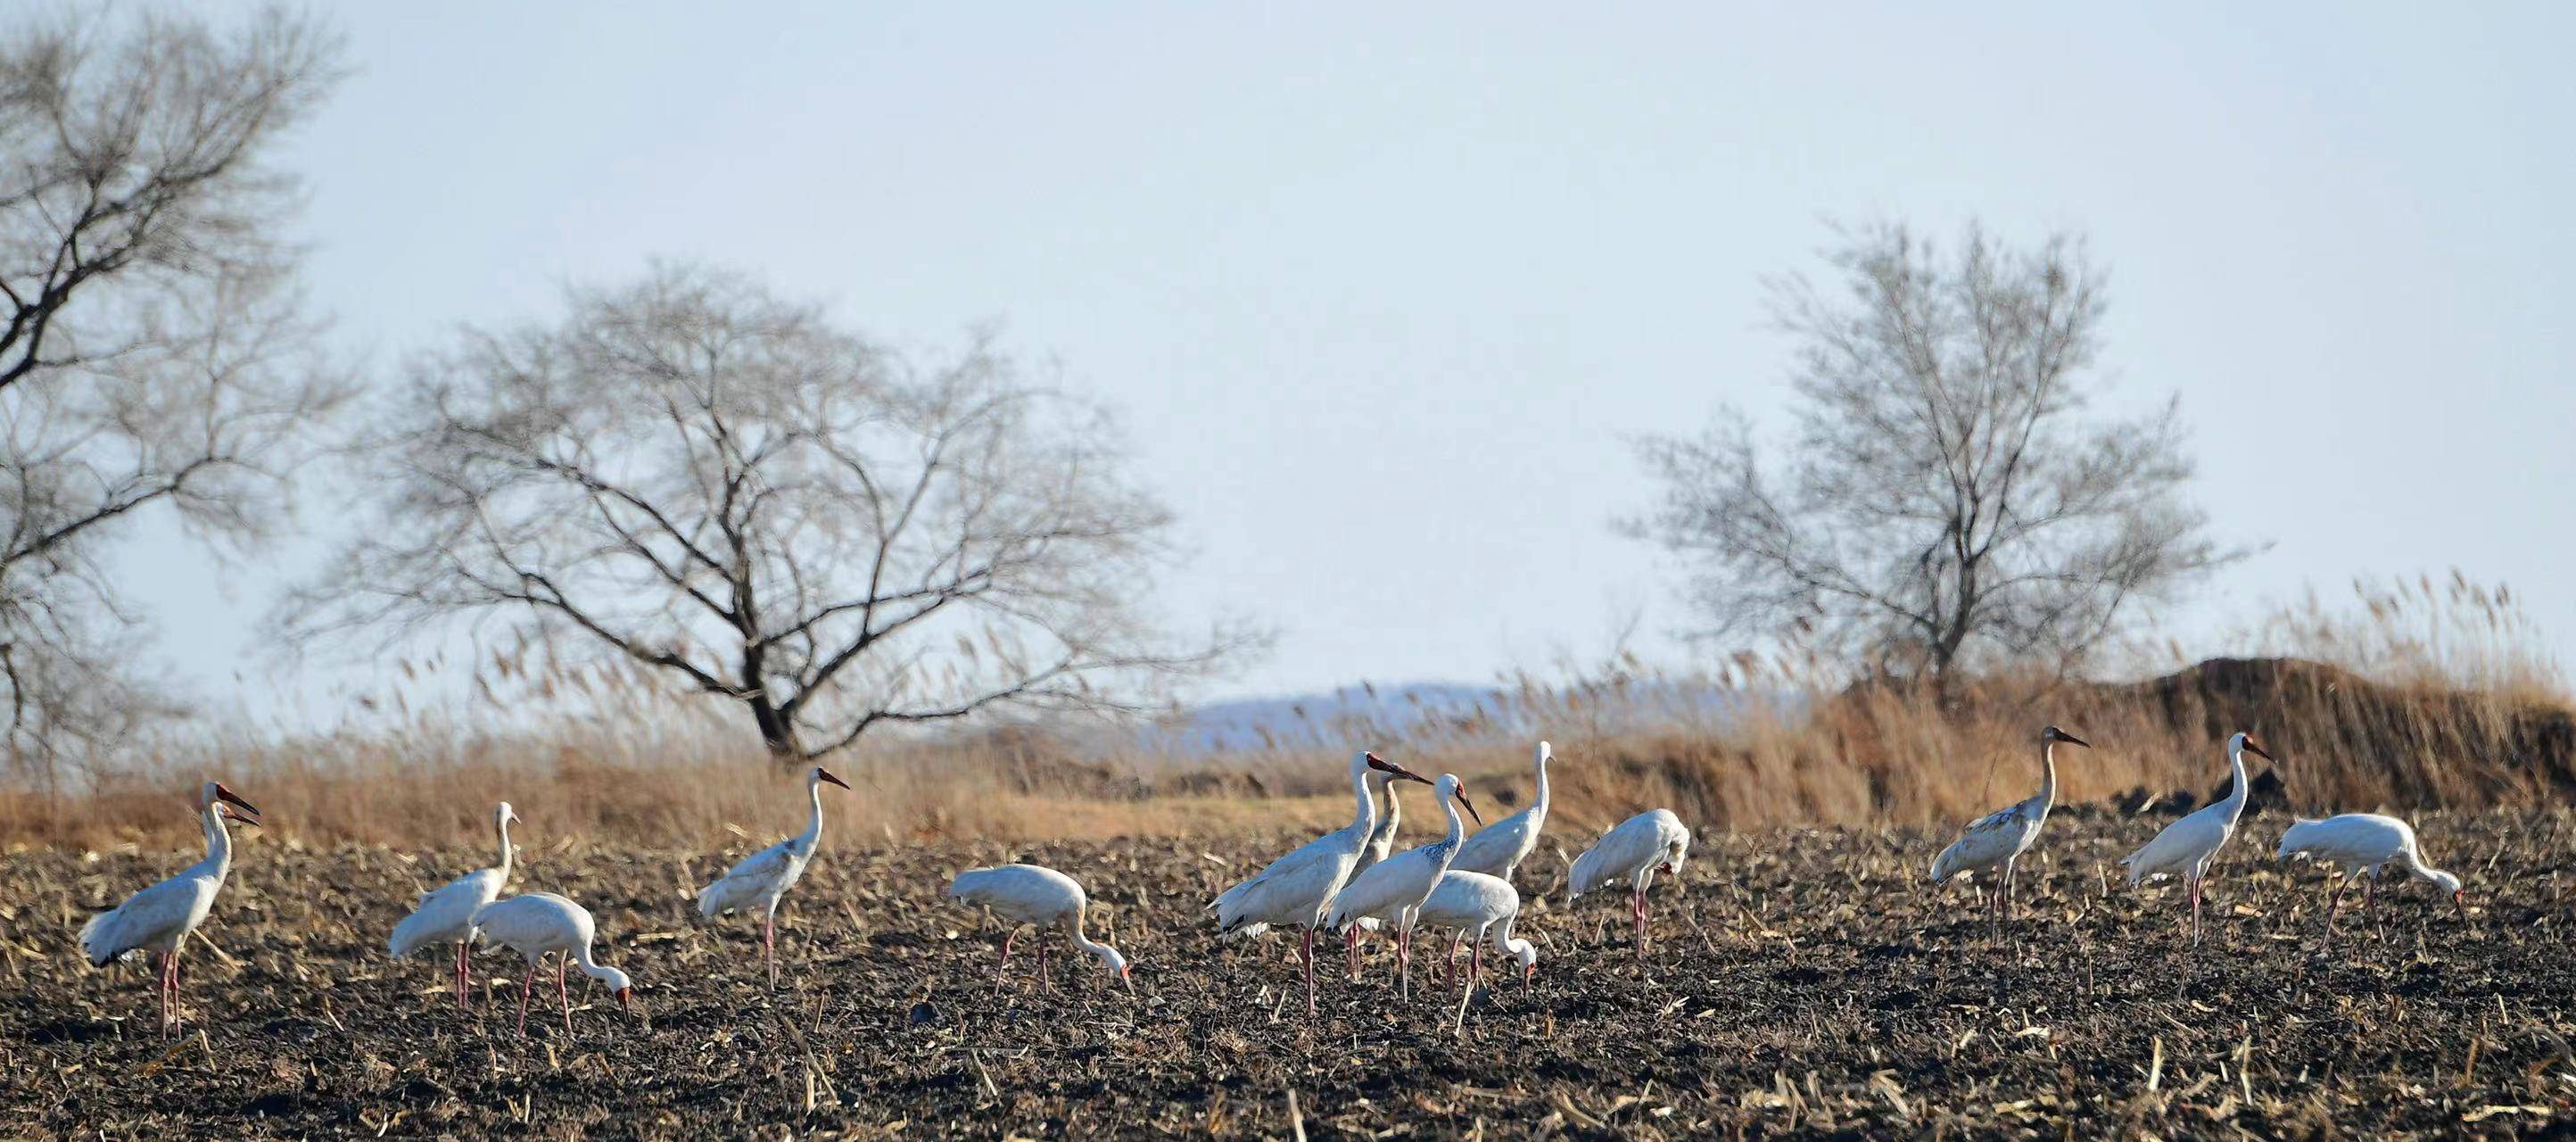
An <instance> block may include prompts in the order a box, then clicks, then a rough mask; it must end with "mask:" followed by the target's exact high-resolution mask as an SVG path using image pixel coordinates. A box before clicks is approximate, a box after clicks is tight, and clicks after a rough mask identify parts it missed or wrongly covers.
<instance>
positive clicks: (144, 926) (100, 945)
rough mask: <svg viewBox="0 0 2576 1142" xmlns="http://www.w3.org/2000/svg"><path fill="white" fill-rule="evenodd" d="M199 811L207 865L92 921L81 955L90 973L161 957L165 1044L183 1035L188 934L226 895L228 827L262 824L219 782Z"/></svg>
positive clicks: (201, 798) (84, 935) (207, 792)
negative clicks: (121, 959)
mask: <svg viewBox="0 0 2576 1142" xmlns="http://www.w3.org/2000/svg"><path fill="white" fill-rule="evenodd" d="M197 805H198V809H199V810H200V811H201V812H203V813H204V814H205V818H206V819H205V830H206V859H204V860H201V861H198V862H197V863H195V864H192V865H189V866H188V867H186V868H184V869H181V870H179V874H178V875H177V876H173V877H171V878H170V879H168V880H165V881H162V882H161V883H159V884H155V885H153V886H152V887H150V888H146V889H144V890H143V891H141V892H137V893H135V894H134V895H132V896H128V897H126V898H125V903H123V904H119V905H117V906H116V907H114V908H111V909H108V910H107V911H105V912H101V913H99V914H98V915H96V916H92V917H90V920H89V923H87V924H83V925H81V930H80V946H81V952H82V953H83V954H85V955H87V956H88V957H89V963H90V966H91V967H101V968H103V967H106V966H107V964H108V961H110V960H113V959H115V958H117V957H118V956H122V955H124V954H126V953H127V952H133V951H145V952H151V953H152V954H154V955H155V956H158V957H159V967H160V969H161V970H160V985H159V986H160V996H161V1034H162V1035H163V1036H164V1037H165V1038H166V1037H168V1036H170V1035H174V1034H177V1033H178V1029H179V949H180V948H181V947H182V946H183V945H185V944H186V943H187V942H188V934H189V933H191V932H194V931H196V930H197V925H199V924H202V923H205V922H206V913H207V912H209V911H211V910H212V909H213V908H214V906H215V894H216V893H219V892H221V891H223V888H224V877H225V875H226V874H228V873H230V872H231V871H232V867H233V838H232V834H231V833H228V832H226V831H224V821H225V820H226V819H227V818H230V819H232V820H235V821H239V822H241V823H242V824H245V825H256V824H258V823H259V810H258V809H257V808H255V807H253V806H252V805H251V803H250V802H248V801H244V800H242V799H241V798H240V797H237V796H235V795H234V794H233V791H232V790H230V789H227V788H225V787H224V783H223V782H220V781H209V782H207V783H206V787H205V789H204V791H203V792H202V793H201V795H200V796H199V798H198V801H197Z"/></svg>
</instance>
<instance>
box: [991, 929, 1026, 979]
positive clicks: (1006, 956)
mask: <svg viewBox="0 0 2576 1142" xmlns="http://www.w3.org/2000/svg"><path fill="white" fill-rule="evenodd" d="M1019 938H1020V930H1019V929H1017V928H1013V929H1011V930H1010V931H1008V932H1004V933H1002V965H1001V966H1000V967H998V968H995V969H994V970H993V986H994V987H1000V986H1002V984H1003V982H1004V981H1006V980H1008V979H1010V977H1011V941H1013V940H1016V939H1019Z"/></svg>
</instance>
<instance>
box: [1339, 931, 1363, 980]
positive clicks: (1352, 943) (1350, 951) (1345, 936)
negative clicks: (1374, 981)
mask: <svg viewBox="0 0 2576 1142" xmlns="http://www.w3.org/2000/svg"><path fill="white" fill-rule="evenodd" d="M1342 954H1343V956H1344V958H1346V959H1348V960H1349V961H1350V973H1351V982H1352V983H1358V982H1359V981H1360V926H1359V925H1357V924H1353V925H1351V926H1350V927H1348V928H1344V929H1342Z"/></svg>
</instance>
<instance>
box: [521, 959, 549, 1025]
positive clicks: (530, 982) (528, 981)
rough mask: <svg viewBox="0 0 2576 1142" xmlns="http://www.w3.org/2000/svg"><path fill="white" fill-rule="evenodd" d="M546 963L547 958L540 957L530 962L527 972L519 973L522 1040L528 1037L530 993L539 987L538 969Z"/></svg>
mask: <svg viewBox="0 0 2576 1142" xmlns="http://www.w3.org/2000/svg"><path fill="white" fill-rule="evenodd" d="M544 962H545V957H543V956H539V957H537V958H536V959H533V960H530V961H528V968H527V970H526V971H523V972H520V973H519V1037H520V1038H522V1039H525V1038H527V1037H528V993H529V991H530V990H531V989H533V988H535V987H536V986H537V969H538V967H539V966H540V965H542V964H543V963H544Z"/></svg>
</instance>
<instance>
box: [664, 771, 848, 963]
mask: <svg viewBox="0 0 2576 1142" xmlns="http://www.w3.org/2000/svg"><path fill="white" fill-rule="evenodd" d="M826 782H829V783H831V784H833V785H838V786H840V787H841V788H843V789H847V788H849V787H850V783H849V782H846V781H843V780H841V779H840V778H838V777H834V776H832V771H830V770H828V769H825V768H823V767H822V766H819V765H818V766H815V767H814V770H813V772H811V773H808V774H806V775H805V799H806V800H807V801H808V802H810V803H811V804H812V813H811V815H810V816H808V817H807V818H806V819H805V831H804V832H801V833H798V834H796V835H795V836H792V837H789V838H787V839H786V840H783V841H780V842H778V843H777V844H774V845H771V846H769V847H768V848H765V849H762V850H760V851H759V852H756V853H753V854H751V855H750V856H747V857H744V858H742V863H740V864H737V865H735V866H733V868H732V869H731V870H729V871H727V872H726V873H725V874H724V877H723V878H722V879H720V880H718V881H716V882H715V883H714V884H710V885H708V886H706V887H705V888H702V889H699V890H698V915H700V916H704V917H706V918H707V919H709V920H713V919H715V918H716V917H718V916H721V915H724V914H725V913H727V912H735V911H741V912H748V911H750V910H752V909H754V908H757V909H759V910H760V959H761V962H762V963H763V964H764V965H766V966H767V967H768V968H769V986H771V987H776V986H778V898H779V897H782V896H785V895H787V890H788V889H790V888H794V887H796V881H797V879H798V878H800V877H802V876H804V875H805V866H806V865H808V864H810V863H812V862H813V860H814V850H815V848H816V847H817V846H819V845H821V844H822V843H823V785H824V783H826Z"/></svg>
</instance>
